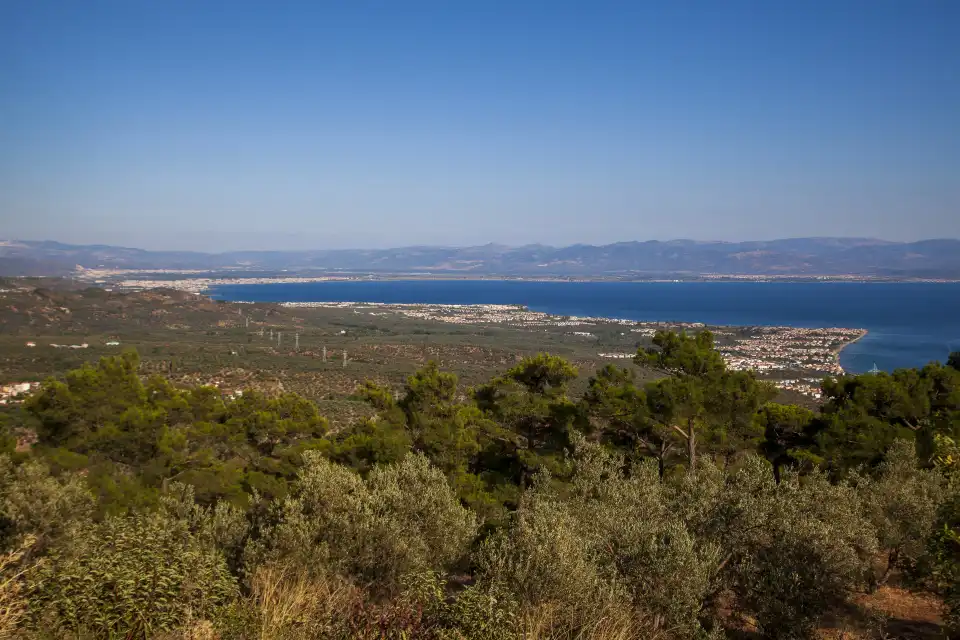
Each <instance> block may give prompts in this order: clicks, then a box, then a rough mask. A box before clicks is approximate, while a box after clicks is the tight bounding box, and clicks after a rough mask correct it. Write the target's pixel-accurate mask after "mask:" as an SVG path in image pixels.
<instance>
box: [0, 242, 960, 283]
mask: <svg viewBox="0 0 960 640" xmlns="http://www.w3.org/2000/svg"><path fill="white" fill-rule="evenodd" d="M76 266H82V267H84V268H88V269H89V268H108V269H181V270H182V269H196V270H224V269H232V270H250V269H258V270H263V271H269V270H287V271H348V272H363V273H407V272H425V273H437V274H444V273H446V274H451V273H453V274H456V273H460V274H475V275H484V276H490V275H505V276H533V275H540V276H557V277H567V276H570V277H574V276H575V277H591V276H593V277H631V276H634V277H636V276H651V275H662V274H682V275H685V276H703V275H713V274H724V275H757V276H761V275H769V276H775V275H778V276H815V275H824V276H837V275H853V276H874V277H885V278H898V277H900V278H944V279H956V278H960V240H957V239H950V238H932V239H928V240H920V241H915V242H895V241H889V240H878V239H873V238H836V237H808V238H784V239H778V240H749V241H743V242H727V241H696V240H688V239H676V240H667V241H662V240H646V241H643V240H630V241H621V242H615V243H610V244H605V245H592V244H574V245H568V246H563V247H553V246H548V245H543V244H528V245H522V246H516V247H511V246H507V245H502V244H495V243H488V244H485V245H476V246H466V247H451V246H446V247H445V246H429V245H420V246H411V247H396V248H389V249H317V250H289V251H283V250H259V251H227V252H219V253H204V252H198V251H149V250H145V249H138V248H133V247H118V246H112V245H105V244H96V245H71V244H66V243H62V242H56V241H49V240H44V241H30V240H26V241H23V240H4V241H0V275H64V274H66V273H69V272H71V271H73V270H74V269H75V267H76Z"/></svg>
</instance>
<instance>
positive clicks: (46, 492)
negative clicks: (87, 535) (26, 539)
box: [0, 456, 94, 548]
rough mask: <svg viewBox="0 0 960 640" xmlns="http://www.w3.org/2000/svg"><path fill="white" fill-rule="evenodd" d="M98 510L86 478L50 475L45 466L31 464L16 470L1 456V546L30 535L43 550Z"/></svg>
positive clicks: (69, 475)
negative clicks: (71, 527) (72, 526)
mask: <svg viewBox="0 0 960 640" xmlns="http://www.w3.org/2000/svg"><path fill="white" fill-rule="evenodd" d="M93 510H94V498H93V495H92V494H91V493H90V492H89V491H88V490H87V487H86V484H85V483H84V481H83V478H81V477H79V476H77V475H75V474H65V475H63V476H61V477H59V478H56V477H54V476H52V475H50V471H49V469H48V468H47V467H46V466H45V465H43V464H42V463H39V462H35V461H29V462H26V463H24V464H22V465H20V466H18V467H16V468H14V467H13V464H12V463H11V461H10V458H9V457H7V456H0V519H2V520H3V522H2V524H0V544H2V545H3V547H7V546H9V545H10V544H11V543H14V541H15V539H16V538H18V537H21V536H25V535H29V536H35V537H36V538H37V543H38V546H39V547H41V548H42V547H43V546H45V545H46V544H49V543H50V542H51V541H53V540H56V539H57V538H58V537H60V536H61V535H62V534H63V532H64V531H65V530H66V529H67V528H68V527H69V526H70V525H71V524H72V523H74V522H78V521H87V520H89V519H90V518H91V517H92V514H93Z"/></svg>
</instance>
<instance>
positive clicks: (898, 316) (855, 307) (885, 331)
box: [211, 280, 960, 372]
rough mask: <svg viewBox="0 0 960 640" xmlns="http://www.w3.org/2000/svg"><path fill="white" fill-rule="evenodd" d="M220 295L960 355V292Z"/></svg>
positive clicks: (899, 353)
mask: <svg viewBox="0 0 960 640" xmlns="http://www.w3.org/2000/svg"><path fill="white" fill-rule="evenodd" d="M211 294H212V295H213V297H215V298H219V299H223V300H249V301H255V302H323V301H330V302H387V303H402V302H413V303H417V302H420V303H433V304H522V305H526V306H527V307H529V308H530V309H533V310H535V311H543V312H546V313H552V314H557V315H580V316H601V317H608V318H627V319H631V320H647V321H677V322H703V323H706V324H710V325H741V326H757V325H787V326H795V327H852V328H863V329H867V330H868V331H869V332H870V333H869V334H868V335H867V336H866V337H865V338H864V339H862V340H860V341H859V342H857V343H855V344H853V345H851V346H850V347H848V348H847V349H845V350H844V351H843V354H842V355H841V358H840V361H841V364H842V365H843V367H844V368H845V369H847V370H848V371H851V372H863V371H866V370H868V369H870V368H871V367H872V366H873V364H874V363H876V365H877V366H878V367H879V368H881V369H885V370H888V371H889V370H893V369H895V368H898V367H915V366H922V365H924V364H926V363H927V362H929V361H931V360H940V361H945V360H946V358H947V355H948V354H949V353H950V351H956V350H960V284H953V283H951V284H932V283H930V284H928V283H902V284H893V283H891V284H886V283H884V284H877V283H760V282H742V283H741V282H729V283H728V282H682V283H659V282H517V281H509V282H499V281H493V280H478V281H443V280H408V281H395V282H316V283H308V284H266V285H227V286H221V287H217V288H216V289H214V290H213V291H211Z"/></svg>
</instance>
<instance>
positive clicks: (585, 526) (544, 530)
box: [479, 441, 717, 637]
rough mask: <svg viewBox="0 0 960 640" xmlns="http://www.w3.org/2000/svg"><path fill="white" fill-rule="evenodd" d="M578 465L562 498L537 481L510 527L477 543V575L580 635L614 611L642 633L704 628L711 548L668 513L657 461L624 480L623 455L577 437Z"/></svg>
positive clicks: (688, 632) (713, 559)
mask: <svg viewBox="0 0 960 640" xmlns="http://www.w3.org/2000/svg"><path fill="white" fill-rule="evenodd" d="M574 462H575V464H574V469H575V470H574V475H573V479H572V487H571V489H570V490H569V491H568V492H567V494H566V495H561V494H560V493H559V492H558V491H557V490H556V489H554V488H553V487H552V486H551V483H550V482H549V478H548V477H546V476H545V475H543V474H541V475H540V476H539V477H538V478H537V481H536V483H535V485H534V487H533V488H532V489H531V490H530V491H528V492H527V493H526V494H525V495H524V497H523V500H522V501H521V505H520V508H519V510H518V512H517V514H516V520H515V523H514V524H513V526H512V527H511V528H510V530H509V531H508V532H507V533H505V534H503V535H501V536H499V537H496V538H493V539H491V540H490V541H489V542H488V543H487V544H486V545H485V546H484V548H483V549H482V551H481V554H480V559H479V564H480V567H481V581H482V582H484V583H487V584H493V585H501V586H502V588H504V589H506V590H507V591H509V592H511V593H513V594H515V597H516V598H517V599H518V601H519V602H520V603H521V604H522V605H523V606H524V607H525V608H526V609H527V610H528V611H529V610H537V609H539V610H540V611H541V613H543V612H544V611H547V610H549V611H550V612H549V616H548V617H549V618H550V619H551V622H550V624H551V625H553V626H555V627H559V629H555V630H554V632H558V633H577V632H579V633H583V632H586V631H587V630H588V629H590V628H594V627H595V625H596V624H598V623H599V621H600V620H601V619H605V616H606V614H607V613H608V612H610V611H616V610H621V614H622V615H620V618H621V621H620V622H617V623H616V624H623V619H624V616H625V617H626V619H627V620H628V621H629V626H630V627H632V628H633V630H634V632H636V633H638V634H641V635H643V634H647V635H655V634H657V633H664V632H665V631H666V630H669V631H670V633H671V634H673V635H675V636H676V637H692V636H694V635H696V634H697V633H700V632H701V629H700V623H699V619H698V618H699V615H700V612H701V607H702V603H703V600H704V598H705V597H706V595H707V594H708V592H709V587H710V583H711V578H712V573H713V568H714V567H715V566H716V564H717V550H716V548H715V547H714V546H713V545H700V544H698V543H697V541H696V540H695V539H694V538H693V537H692V536H691V535H690V532H689V531H688V530H687V528H686V525H685V524H684V523H683V522H682V521H681V520H680V519H678V518H677V517H675V516H674V515H673V514H671V512H670V510H669V509H668V504H667V502H666V500H665V495H664V492H663V490H662V485H661V484H660V481H659V475H658V471H657V468H656V466H655V465H644V466H642V467H641V468H639V469H637V470H636V472H635V473H634V474H633V475H632V476H630V477H627V476H626V475H625V474H624V473H623V471H622V469H621V468H622V465H623V460H622V459H621V458H619V457H617V456H613V455H610V454H608V453H605V452H604V451H603V450H602V449H600V448H599V447H598V446H596V445H592V444H586V443H584V442H582V441H581V442H579V443H577V453H576V457H575V461H574ZM623 612H626V613H625V614H623ZM608 623H609V620H608Z"/></svg>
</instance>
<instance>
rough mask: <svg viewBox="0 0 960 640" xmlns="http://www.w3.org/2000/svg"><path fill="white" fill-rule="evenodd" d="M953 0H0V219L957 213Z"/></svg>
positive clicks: (928, 217) (359, 234)
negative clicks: (366, 0) (571, 0)
mask: <svg viewBox="0 0 960 640" xmlns="http://www.w3.org/2000/svg"><path fill="white" fill-rule="evenodd" d="M958 24H960V2H956V1H955V0H913V1H908V0H856V1H855V0H831V1H828V2H827V1H819V0H803V1H783V2H781V1H777V0H774V1H770V0H756V1H751V2H746V1H742V0H724V1H716V0H702V1H699V2H694V1H687V0H664V1H662V2H641V1H639V0H633V1H629V2H602V1H587V0H583V1H581V2H563V1H560V0H550V1H539V0H538V1H533V0H529V1H524V0H510V1H499V0H455V1H454V0H444V1H436V2H425V1H417V0H384V1H382V2H365V1H363V0H345V1H343V2H332V1H331V2H323V1H311V2H294V1H287V2H266V1H264V0H260V1H258V2H246V1H242V0H230V1H224V2H213V1H212V0H211V1H207V0H187V1H178V0H163V1H161V0H157V1H155V2H147V1H145V0H116V1H112V2H106V1H103V0H88V1H86V2H62V1H58V2H54V1H52V0H51V1H48V0H6V1H4V2H0V222H2V225H0V237H14V238H23V239H56V240H61V241H65V242H76V243H110V244H123V245H128V246H138V247H145V248H151V249H195V250H210V251H218V250H229V249H268V248H269V249H285V248H291V249H292V248H338V247H386V246H400V245H410V244H448V245H472V244H484V243H487V242H498V243H505V244H512V245H516V244H525V243H533V242H542V243H547V244H556V245H562V244H572V243H577V242H585V243H594V244H598V243H606V242H616V241H622V240H647V239H671V238H693V239H700V240H706V239H716V240H741V239H768V238H775V237H791V236H823V235H842V236H871V237H882V238H887V239H892V240H911V239H919V238H928V237H958V236H960V37H958V35H957V34H958V31H957V29H958V26H957V25H958Z"/></svg>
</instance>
